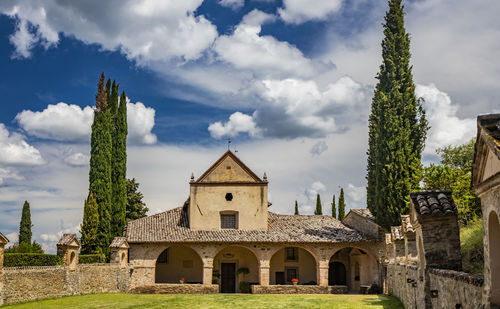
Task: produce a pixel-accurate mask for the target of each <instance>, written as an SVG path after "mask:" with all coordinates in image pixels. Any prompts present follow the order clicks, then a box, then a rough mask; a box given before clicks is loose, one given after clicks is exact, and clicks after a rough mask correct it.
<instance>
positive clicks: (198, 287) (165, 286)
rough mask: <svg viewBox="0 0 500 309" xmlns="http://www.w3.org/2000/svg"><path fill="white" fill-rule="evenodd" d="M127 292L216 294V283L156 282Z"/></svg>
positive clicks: (217, 286) (217, 288)
mask: <svg viewBox="0 0 500 309" xmlns="http://www.w3.org/2000/svg"><path fill="white" fill-rule="evenodd" d="M129 293H135V294H216V293H219V285H218V284H173V283H157V284H153V285H143V286H138V287H135V288H132V289H131V290H130V291H129Z"/></svg>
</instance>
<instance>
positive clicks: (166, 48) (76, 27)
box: [0, 0, 217, 62]
mask: <svg viewBox="0 0 500 309" xmlns="http://www.w3.org/2000/svg"><path fill="white" fill-rule="evenodd" d="M202 1H203V0H183V1H172V0H170V1H156V0H141V1H133V0H129V1H118V0H116V1H106V2H105V3H101V2H64V3H61V2H59V1H55V0H47V1H43V2H42V1H40V2H33V1H28V0H25V1H15V2H14V1H12V2H5V1H4V2H2V3H1V4H0V12H2V13H4V14H6V15H9V16H11V17H13V18H16V19H17V20H18V21H19V25H20V27H18V29H17V30H16V32H15V33H14V35H13V36H12V38H11V41H13V43H14V44H15V47H16V54H18V55H22V56H29V52H30V50H31V49H32V48H33V46H34V45H35V44H34V43H36V42H37V41H39V42H41V43H42V44H44V46H45V47H48V46H50V45H55V44H57V43H58V42H59V34H58V33H63V34H64V35H66V36H74V37H75V38H77V39H79V40H81V41H83V42H85V43H96V44H100V45H101V46H102V48H103V49H106V50H120V51H121V52H122V53H124V54H125V55H126V56H127V57H128V58H130V59H135V60H137V61H139V62H148V61H151V60H168V59H171V58H173V57H176V58H183V59H186V60H191V59H197V58H199V57H200V56H201V54H202V53H203V51H204V50H205V49H206V48H207V47H209V46H210V44H212V42H213V40H214V39H215V38H216V36H217V30H216V27H215V26H214V25H212V24H211V23H210V22H209V21H208V20H207V19H206V18H205V17H204V16H202V15H200V16H195V15H194V11H195V10H196V9H197V8H198V7H199V6H200V5H201V3H202ZM117 8H119V9H117ZM27 21H29V22H30V23H31V24H32V25H33V29H28V28H26V25H27ZM14 38H15V39H14Z"/></svg>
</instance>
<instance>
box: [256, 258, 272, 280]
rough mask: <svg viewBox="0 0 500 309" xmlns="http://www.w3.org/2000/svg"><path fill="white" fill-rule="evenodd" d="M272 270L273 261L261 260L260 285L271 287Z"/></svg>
mask: <svg viewBox="0 0 500 309" xmlns="http://www.w3.org/2000/svg"><path fill="white" fill-rule="evenodd" d="M270 269H271V261H270V260H268V259H265V260H259V284H260V285H269V274H270Z"/></svg>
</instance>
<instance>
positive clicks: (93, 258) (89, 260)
mask: <svg viewBox="0 0 500 309" xmlns="http://www.w3.org/2000/svg"><path fill="white" fill-rule="evenodd" d="M78 263H80V264H99V263H106V256H105V255H104V254H80V256H79V257H78Z"/></svg>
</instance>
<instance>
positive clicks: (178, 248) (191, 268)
mask: <svg viewBox="0 0 500 309" xmlns="http://www.w3.org/2000/svg"><path fill="white" fill-rule="evenodd" d="M181 279H184V282H186V283H202V281H203V262H202V260H201V258H200V256H199V255H198V253H196V251H194V250H193V249H192V248H190V247H188V246H185V245H172V246H169V247H166V248H165V249H164V250H163V251H162V252H161V253H160V254H159V255H158V257H157V259H156V265H155V283H179V281H180V280H181Z"/></svg>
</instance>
